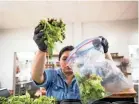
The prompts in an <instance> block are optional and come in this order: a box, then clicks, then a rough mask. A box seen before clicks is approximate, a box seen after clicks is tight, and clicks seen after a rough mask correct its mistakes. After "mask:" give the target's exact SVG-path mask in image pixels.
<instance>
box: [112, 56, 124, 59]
mask: <svg viewBox="0 0 139 104" xmlns="http://www.w3.org/2000/svg"><path fill="white" fill-rule="evenodd" d="M123 57H124V56H112V58H113V59H121V58H123Z"/></svg>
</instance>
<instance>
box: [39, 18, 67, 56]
mask: <svg viewBox="0 0 139 104" xmlns="http://www.w3.org/2000/svg"><path fill="white" fill-rule="evenodd" d="M39 26H40V28H41V29H42V30H41V31H42V32H44V37H43V40H44V42H45V44H46V45H47V46H48V53H49V56H50V58H51V57H52V55H53V49H54V46H55V43H56V42H61V43H62V41H63V40H64V39H65V26H66V25H65V24H64V23H63V21H62V20H57V19H49V18H48V20H41V21H40V23H39Z"/></svg>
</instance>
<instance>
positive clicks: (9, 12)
mask: <svg viewBox="0 0 139 104" xmlns="http://www.w3.org/2000/svg"><path fill="white" fill-rule="evenodd" d="M48 17H49V18H52V17H54V18H62V19H63V20H64V21H65V22H81V21H82V22H96V21H115V20H130V19H137V18H138V1H0V28H23V27H34V25H36V24H37V23H38V21H39V20H40V19H44V18H48Z"/></svg>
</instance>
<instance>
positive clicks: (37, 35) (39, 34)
mask: <svg viewBox="0 0 139 104" xmlns="http://www.w3.org/2000/svg"><path fill="white" fill-rule="evenodd" d="M42 29H43V27H41V26H40V25H38V26H37V27H36V28H35V31H34V36H33V40H34V41H35V43H36V44H37V46H38V48H39V49H40V50H41V51H43V52H47V45H46V44H45V43H44V38H43V36H44V31H41V30H42Z"/></svg>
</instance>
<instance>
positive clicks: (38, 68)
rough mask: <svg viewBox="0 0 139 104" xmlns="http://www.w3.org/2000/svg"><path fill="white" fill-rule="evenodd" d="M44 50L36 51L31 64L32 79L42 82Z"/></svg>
mask: <svg viewBox="0 0 139 104" xmlns="http://www.w3.org/2000/svg"><path fill="white" fill-rule="evenodd" d="M45 59H46V52H42V51H40V50H39V51H38V52H37V53H36V56H35V59H34V62H33V65H32V79H33V80H34V81H35V82H37V83H43V82H44V75H43V73H44V66H45Z"/></svg>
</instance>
